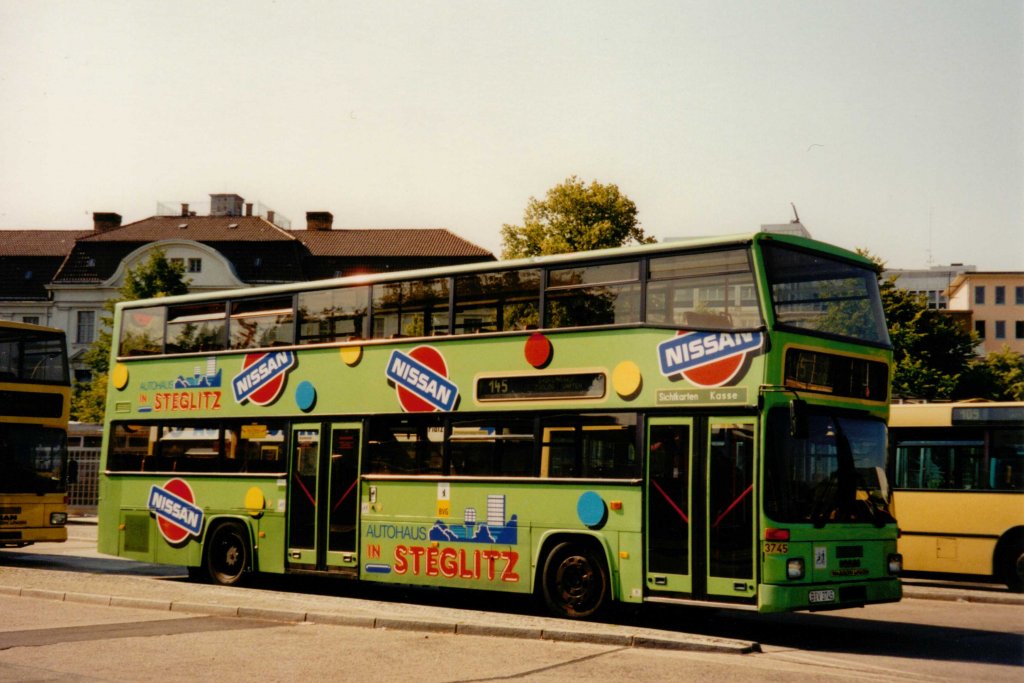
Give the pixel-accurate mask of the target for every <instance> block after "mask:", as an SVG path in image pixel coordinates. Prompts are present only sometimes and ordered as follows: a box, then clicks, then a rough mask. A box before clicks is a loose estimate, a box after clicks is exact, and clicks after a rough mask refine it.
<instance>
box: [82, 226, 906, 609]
mask: <svg viewBox="0 0 1024 683" xmlns="http://www.w3.org/2000/svg"><path fill="white" fill-rule="evenodd" d="M114 325H115V329H114V349H113V358H112V362H111V369H112V372H111V386H110V390H109V394H108V404H107V412H106V415H107V424H106V428H105V435H104V455H103V461H102V463H101V469H102V474H101V491H100V511H99V519H100V529H99V548H100V550H101V551H102V552H105V553H110V554H113V555H120V556H123V557H129V558H133V559H138V560H144V561H148V562H165V563H169V564H177V565H181V566H184V567H188V568H189V569H190V571H191V572H192V573H194V574H202V575H205V576H207V577H210V578H212V579H213V580H215V581H217V582H220V583H225V584H231V583H235V582H238V581H241V580H243V579H244V578H245V577H246V576H247V575H248V574H249V573H252V572H267V573H316V574H324V575H336V576H348V577H352V578H358V579H360V580H364V581H375V582H386V583H401V584H412V585H425V586H447V587H460V588H476V589H488V590H495V591H508V592H514V593H522V594H531V593H532V594H536V595H538V596H539V597H541V598H542V599H543V600H544V601H545V602H546V604H547V605H548V607H549V608H550V609H551V611H552V612H554V613H556V614H560V615H564V616H569V617H588V616H591V615H593V614H595V613H596V612H598V611H599V610H601V608H603V607H604V606H606V605H607V604H608V603H610V602H626V603H641V602H645V601H646V602H668V603H679V604H717V605H726V606H731V607H736V608H744V609H751V610H759V611H762V612H777V611H785V610H799V609H835V608H841V607H849V606H856V605H866V604H871V603H879V602H889V601H895V600H898V599H899V598H900V595H901V589H900V583H899V579H898V578H897V574H898V572H899V570H900V558H899V556H898V554H897V551H896V535H897V529H896V524H895V522H894V521H893V518H892V517H891V515H890V514H889V491H888V487H887V484H886V477H885V467H886V418H887V416H888V409H889V373H890V363H891V350H890V345H889V339H888V336H887V332H886V326H885V321H884V319H883V314H882V307H881V301H880V298H879V294H878V286H877V274H876V271H875V268H874V266H873V264H872V263H871V262H870V261H868V260H866V259H864V258H862V257H860V256H858V255H856V254H854V253H851V252H848V251H845V250H842V249H838V248H835V247H831V246H828V245H825V244H822V243H819V242H815V241H812V240H807V239H801V238H797V237H788V236H778V235H768V234H764V233H757V234H749V235H741V236H732V237H726V238H713V239H701V240H691V241H685V242H674V243H670V244H663V245H651V246H644V247H638V248H630V249H615V250H607V251H597V252H590V253H581V254H569V255H560V256H551V257H545V258H537V259H528V260H518V261H507V262H500V263H484V264H476V265H465V266H459V267H454V268H448V269H436V270H420V271H412V272H404V273H381V274H374V275H365V276H359V277H351V278H345V279H337V280H327V281H322V282H315V283H302V284H294V285H284V286H274V287H264V288H256V289H246V290H238V291H232V292H220V293H212V294H197V295H187V296H182V297H173V298H166V299H154V300H148V301H136V302H130V303H122V304H119V305H118V306H117V309H116V314H115V323H114Z"/></svg>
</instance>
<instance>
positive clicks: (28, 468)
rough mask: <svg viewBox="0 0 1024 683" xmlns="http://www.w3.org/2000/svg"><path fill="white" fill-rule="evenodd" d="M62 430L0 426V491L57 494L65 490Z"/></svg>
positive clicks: (64, 446) (31, 426) (64, 437)
mask: <svg viewBox="0 0 1024 683" xmlns="http://www.w3.org/2000/svg"><path fill="white" fill-rule="evenodd" d="M66 452H67V437H66V435H65V432H64V430H61V429H54V428H49V427H40V426H37V425H29V424H0V489H2V492H3V493H56V492H62V491H64V490H65V488H66V480H65V476H64V463H66V462H67V458H66V456H65V453H66Z"/></svg>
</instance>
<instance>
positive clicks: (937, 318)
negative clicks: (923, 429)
mask: <svg viewBox="0 0 1024 683" xmlns="http://www.w3.org/2000/svg"><path fill="white" fill-rule="evenodd" d="M859 252H860V253H861V254H862V255H865V256H867V257H868V258H871V259H872V260H874V261H875V263H877V264H878V266H879V272H881V271H882V269H883V268H884V266H885V264H884V263H883V262H882V261H881V260H880V259H878V258H877V257H875V256H872V255H871V254H870V253H868V252H866V251H864V250H859ZM879 290H880V292H881V295H882V308H883V309H884V311H885V320H886V323H887V325H888V327H889V339H890V341H891V342H892V346H893V364H894V369H893V377H892V393H893V396H900V397H903V398H919V399H925V400H929V401H934V400H937V399H950V398H953V397H954V396H955V395H956V393H957V387H958V386H959V385H960V382H961V380H962V378H963V377H964V375H965V373H966V372H967V370H968V369H969V367H970V366H971V363H972V361H973V360H974V359H975V354H974V349H975V347H976V346H977V344H978V337H977V335H976V334H975V333H974V331H972V330H970V329H968V328H967V327H966V326H965V325H963V324H962V323H961V322H960V321H959V320H957V319H956V318H954V317H953V316H951V315H949V314H948V313H946V312H943V311H939V310H936V309H933V308H928V303H927V300H926V299H925V298H924V296H922V295H919V294H915V293H913V292H910V291H907V290H905V289H900V288H899V287H897V286H896V278H895V277H890V278H887V279H885V280H883V279H881V277H880V278H879Z"/></svg>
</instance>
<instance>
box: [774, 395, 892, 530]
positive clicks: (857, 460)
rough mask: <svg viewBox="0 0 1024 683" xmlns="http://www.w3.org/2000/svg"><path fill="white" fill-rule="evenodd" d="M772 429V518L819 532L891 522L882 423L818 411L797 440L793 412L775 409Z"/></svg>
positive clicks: (883, 427)
mask: <svg viewBox="0 0 1024 683" xmlns="http://www.w3.org/2000/svg"><path fill="white" fill-rule="evenodd" d="M768 430H769V433H768V442H769V444H770V445H769V448H768V452H767V453H766V459H765V511H766V512H767V514H768V516H769V517H770V518H771V519H772V520H774V521H776V522H788V523H793V522H811V523H813V524H814V525H815V526H816V527H819V528H820V527H822V526H825V525H826V524H828V523H830V522H871V523H873V524H875V525H876V526H883V525H885V524H888V523H891V522H892V521H893V517H892V515H891V514H890V512H889V504H890V492H889V484H888V480H887V478H886V475H885V464H886V463H885V454H886V427H885V423H884V422H883V421H882V420H879V419H874V418H864V417H849V416H846V415H838V414H831V413H827V412H824V411H822V412H814V413H810V414H809V415H808V416H807V433H806V435H797V436H794V435H793V434H792V433H791V429H790V416H789V412H788V411H787V410H786V409H784V408H777V409H775V410H773V411H772V412H771V414H770V417H769V420H768ZM801 437H803V438H801Z"/></svg>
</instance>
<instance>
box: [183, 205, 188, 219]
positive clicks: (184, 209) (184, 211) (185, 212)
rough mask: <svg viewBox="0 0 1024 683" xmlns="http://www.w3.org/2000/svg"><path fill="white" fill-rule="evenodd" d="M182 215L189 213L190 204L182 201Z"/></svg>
mask: <svg viewBox="0 0 1024 683" xmlns="http://www.w3.org/2000/svg"><path fill="white" fill-rule="evenodd" d="M181 215H182V216H187V215H188V204H185V203H182V205H181Z"/></svg>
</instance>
